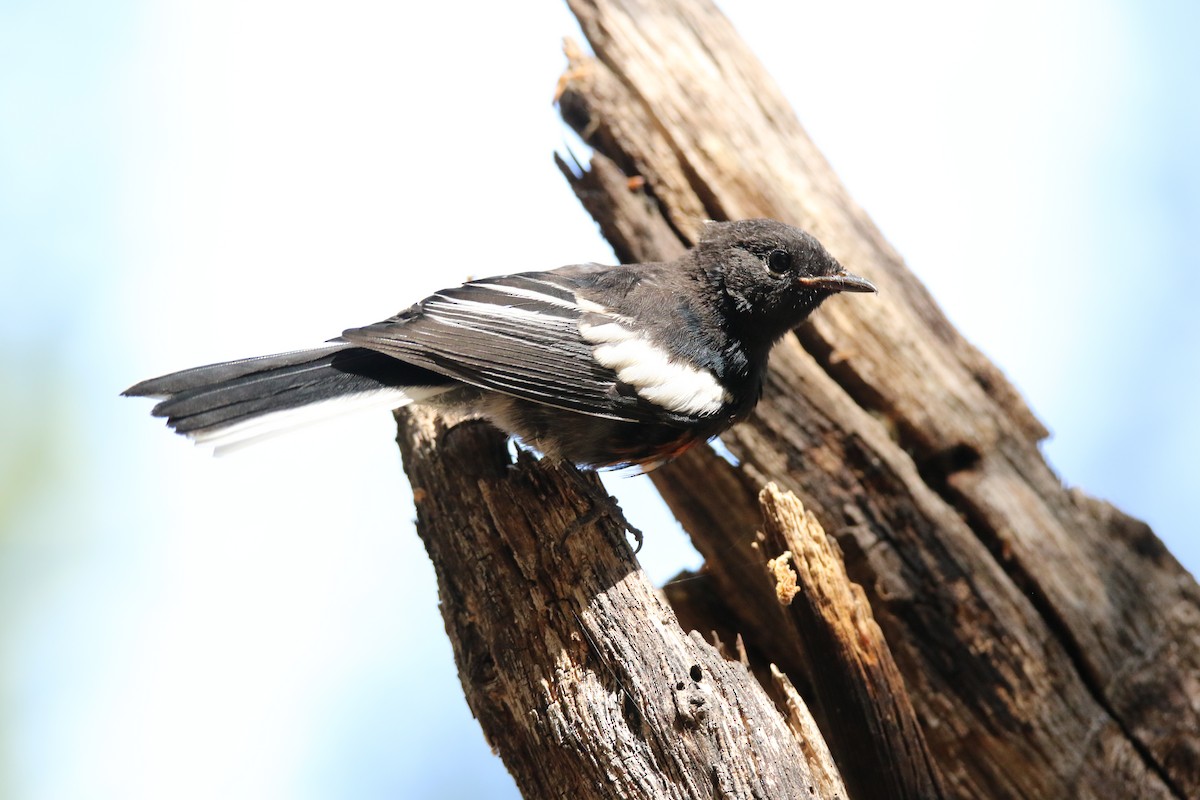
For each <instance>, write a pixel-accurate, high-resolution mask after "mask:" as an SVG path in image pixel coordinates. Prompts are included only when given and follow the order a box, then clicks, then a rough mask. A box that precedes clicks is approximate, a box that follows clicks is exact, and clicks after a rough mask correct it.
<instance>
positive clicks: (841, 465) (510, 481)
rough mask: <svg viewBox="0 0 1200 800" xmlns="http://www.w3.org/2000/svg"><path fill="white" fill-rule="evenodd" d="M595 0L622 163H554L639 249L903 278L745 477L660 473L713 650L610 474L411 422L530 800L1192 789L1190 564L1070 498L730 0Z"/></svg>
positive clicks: (594, 104) (784, 365)
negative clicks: (777, 237) (659, 574)
mask: <svg viewBox="0 0 1200 800" xmlns="http://www.w3.org/2000/svg"><path fill="white" fill-rule="evenodd" d="M570 5H571V8H572V10H573V11H574V12H575V14H576V16H577V17H578V18H579V20H580V23H581V25H582V28H583V30H584V32H585V35H586V36H587V38H588V41H589V43H590V45H591V47H592V50H593V51H594V53H595V56H594V57H592V56H588V55H585V54H584V53H583V52H582V51H581V50H580V49H579V48H578V47H571V46H569V47H568V57H569V62H570V63H569V68H568V71H567V73H566V74H565V75H564V76H563V80H562V82H561V83H560V87H559V89H560V107H561V110H562V114H563V117H564V119H565V120H567V122H568V123H569V124H571V125H573V126H574V127H575V128H576V129H577V130H579V131H580V134H581V136H583V138H584V139H585V140H586V141H588V142H589V143H590V144H591V145H592V146H593V147H594V148H595V150H596V152H595V155H594V157H593V158H592V160H591V162H590V165H589V166H588V168H587V169H584V168H582V167H580V166H579V165H578V164H568V163H566V162H565V161H563V160H561V159H560V161H559V164H560V167H561V168H562V169H563V172H564V174H565V175H566V176H567V178H568V180H569V181H570V182H571V183H572V185H573V186H574V187H575V189H576V193H577V195H578V196H579V198H580V200H581V202H582V203H583V204H584V206H585V207H586V208H587V210H588V211H589V212H590V213H591V214H592V215H593V216H594V217H595V218H596V219H597V221H598V222H599V224H600V226H601V229H602V230H603V232H604V233H605V235H606V236H607V237H608V238H609V240H610V241H611V242H612V244H613V247H614V249H615V251H616V253H617V255H618V257H619V258H621V259H622V260H625V261H641V260H659V259H667V258H672V257H674V256H676V255H678V254H679V252H681V251H682V250H683V249H684V248H685V247H686V246H688V245H689V244H690V243H691V242H693V241H694V240H695V237H696V234H697V232H698V231H699V229H700V226H701V225H702V221H703V220H704V219H705V218H713V219H734V218H745V217H758V216H765V217H773V218H776V219H780V220H783V221H786V222H791V223H794V224H798V225H801V226H802V227H805V228H807V229H809V230H810V231H812V232H813V233H814V234H815V235H816V236H817V237H818V238H819V239H821V241H822V242H823V243H825V245H826V246H827V247H828V248H829V249H830V251H831V252H832V253H833V254H834V255H835V256H836V257H837V258H838V259H839V260H840V261H841V262H842V263H843V264H845V265H846V266H847V267H848V268H849V269H850V270H851V271H853V272H856V273H859V274H862V275H865V276H866V277H868V278H870V279H872V280H873V281H874V282H875V283H876V284H877V285H878V286H879V287H880V294H879V296H878V298H869V297H855V298H852V300H845V299H839V298H835V299H833V300H831V301H829V302H828V303H826V304H825V306H823V307H822V309H821V310H820V311H819V312H818V313H817V314H816V315H815V317H814V319H813V320H812V321H811V322H810V323H808V324H806V325H805V326H804V327H802V328H801V329H800V330H798V331H797V333H796V335H795V336H791V337H788V338H787V339H786V340H785V341H784V342H782V343H781V344H780V345H779V346H778V347H777V348H776V350H775V352H774V353H773V355H772V361H771V370H770V373H769V378H768V382H767V385H766V387H765V391H764V397H763V400H762V401H761V402H760V404H759V406H758V408H757V410H756V412H755V413H754V414H753V415H752V416H751V418H749V419H748V420H746V421H745V422H744V423H742V424H740V425H739V426H737V427H735V428H734V429H732V430H731V431H730V432H729V433H728V434H727V435H725V436H723V437H722V441H723V443H724V445H725V446H726V447H727V449H728V451H729V452H730V453H731V454H732V456H733V459H732V460H730V459H726V458H724V457H722V456H719V455H717V454H716V453H715V452H714V451H712V450H710V449H707V448H705V449H699V450H696V451H693V452H691V453H689V454H687V455H685V456H684V457H683V458H681V459H679V460H677V461H676V462H673V463H672V464H670V465H667V466H666V467H664V468H662V469H660V470H658V471H657V472H655V473H653V475H652V477H653V478H654V480H655V484H656V485H657V486H658V488H659V490H660V492H661V493H662V494H663V496H664V498H665V499H666V500H667V502H668V503H669V504H670V505H671V507H672V509H673V510H674V511H675V513H676V515H677V516H678V517H679V519H680V520H681V521H682V522H683V524H684V526H685V527H686V528H687V530H688V531H689V533H690V534H691V536H692V538H693V541H694V542H695V543H696V545H697V547H698V549H699V550H700V551H701V552H702V553H703V554H704V556H705V558H706V568H705V571H704V573H703V574H702V575H700V576H698V579H696V580H691V581H688V582H686V583H680V584H676V585H674V586H672V587H670V589H669V591H668V596H669V597H671V598H672V601H673V602H675V603H677V604H678V607H679V610H680V615H681V616H683V617H684V618H685V619H686V620H687V621H688V625H689V627H691V628H693V629H694V630H693V633H692V634H690V635H688V634H684V633H683V630H682V629H681V628H680V626H679V625H678V623H677V621H676V616H675V614H674V613H672V611H671V609H670V608H669V607H668V606H667V605H666V604H665V602H664V601H663V600H662V599H661V598H660V596H659V595H658V594H657V593H656V592H655V591H654V590H653V589H652V587H650V586H649V584H648V583H647V581H646V580H645V577H644V576H643V575H642V573H641V572H640V571H639V570H638V568H637V565H636V561H635V560H634V559H633V557H632V555H631V553H630V551H629V548H628V545H627V544H626V543H625V541H624V539H623V537H622V531H621V525H620V523H619V519H618V517H619V515H617V514H616V513H615V512H613V511H612V510H611V508H610V506H609V504H608V501H607V498H606V497H604V495H603V494H602V492H600V490H599V489H598V486H599V484H598V483H597V482H596V481H595V479H594V476H589V475H583V474H580V473H578V472H576V471H575V470H573V469H571V468H568V467H563V466H561V465H556V464H549V463H538V462H535V461H533V460H532V459H531V458H530V457H528V456H521V457H518V458H517V459H516V460H515V461H514V460H513V459H512V458H511V457H510V455H509V451H508V450H506V449H505V447H504V444H503V441H502V439H501V438H500V437H499V435H498V434H496V433H495V432H493V431H491V429H490V428H488V427H487V426H485V425H482V424H480V423H472V422H465V423H463V422H457V423H450V422H444V421H440V420H438V419H436V418H432V417H429V416H426V415H411V414H408V413H404V412H402V413H400V414H398V419H399V420H400V423H401V434H400V444H401V448H402V451H403V455H404V460H405V468H406V470H407V471H408V474H409V477H410V480H411V481H412V483H413V487H414V497H415V498H416V501H417V513H418V530H419V532H420V534H421V536H422V539H423V540H424V542H425V544H426V547H427V549H428V551H429V553H430V557H431V559H432V560H433V563H434V566H435V568H436V570H437V574H438V580H439V585H440V593H441V600H442V611H443V615H444V617H445V620H446V626H447V632H448V634H449V635H450V638H451V641H452V643H453V645H454V651H455V657H456V660H457V663H458V665H459V672H460V677H461V679H462V683H463V689H464V692H465V693H466V696H467V700H468V703H469V704H470V706H471V708H472V710H473V712H474V713H475V715H476V717H477V718H478V719H479V721H480V724H481V726H482V727H483V729H484V731H485V733H486V734H487V736H488V738H489V740H490V741H491V743H492V745H493V747H494V748H495V749H496V750H497V751H498V753H499V754H500V756H501V757H502V758H503V759H504V761H505V763H506V765H507V766H508V767H509V769H510V770H511V771H512V772H513V774H514V776H515V777H516V779H517V783H518V786H520V788H521V790H522V792H524V793H525V795H526V796H527V797H539V798H540V797H566V796H572V797H579V798H589V797H617V798H624V797H718V796H719V797H767V798H794V797H813V796H816V797H835V796H836V797H850V798H854V800H863V799H864V798H873V797H937V796H950V797H964V798H1047V797H1056V798H1057V797H1071V798H1110V797H1150V798H1153V797H1175V798H1185V797H1196V796H1200V744H1198V742H1197V733H1196V732H1197V731H1198V730H1200V589H1198V588H1197V586H1196V584H1195V582H1194V581H1193V580H1192V578H1191V577H1190V576H1189V575H1188V574H1187V573H1186V572H1185V571H1184V570H1183V569H1182V568H1181V567H1180V566H1179V565H1178V563H1177V562H1175V560H1174V559H1173V558H1172V557H1171V556H1170V554H1169V553H1167V552H1166V551H1165V550H1164V549H1163V547H1162V546H1161V544H1160V543H1159V542H1158V540H1157V539H1156V538H1155V537H1154V535H1153V533H1152V532H1151V531H1150V530H1149V529H1148V528H1147V527H1146V526H1145V525H1144V524H1142V523H1140V522H1138V521H1137V520H1134V519H1131V518H1129V517H1127V516H1125V515H1124V514H1122V513H1121V512H1119V511H1118V510H1116V509H1114V508H1112V507H1111V506H1109V505H1107V504H1105V503H1103V502H1101V501H1097V500H1095V499H1092V498H1090V497H1088V496H1086V495H1084V494H1083V493H1082V492H1079V491H1076V490H1069V489H1067V488H1065V487H1064V486H1063V485H1062V483H1061V481H1060V480H1059V479H1058V478H1057V477H1056V476H1055V475H1054V474H1053V472H1052V471H1051V470H1050V469H1049V467H1048V466H1047V465H1046V464H1045V462H1044V460H1043V459H1042V457H1041V454H1040V452H1039V450H1038V443H1039V441H1040V440H1041V439H1042V438H1044V437H1045V435H1046V432H1045V429H1044V428H1043V427H1042V425H1041V423H1040V422H1039V421H1038V420H1037V419H1036V418H1035V417H1034V416H1033V414H1032V413H1031V412H1030V411H1029V409H1028V408H1027V407H1026V406H1025V404H1024V402H1023V401H1022V400H1021V398H1020V397H1019V395H1018V394H1017V392H1016V391H1015V390H1014V389H1013V388H1012V387H1011V385H1010V384H1009V383H1008V382H1007V381H1006V379H1005V378H1004V376H1003V375H1002V374H1001V373H1000V372H999V371H998V370H997V369H996V367H995V366H993V365H992V364H990V363H989V362H988V361H987V360H986V359H985V358H984V357H983V356H982V355H981V354H980V353H979V352H978V351H977V350H975V349H974V348H973V347H972V346H971V345H970V344H969V343H967V342H966V341H965V340H963V339H962V337H961V336H960V335H959V334H958V333H957V332H956V331H955V330H954V329H953V327H952V326H951V325H950V324H949V323H948V322H947V320H946V319H945V317H944V316H943V315H942V313H941V311H940V310H939V309H938V308H937V306H936V305H935V304H934V303H933V301H932V299H931V298H930V297H929V295H928V293H927V292H926V291H925V290H924V288H923V287H922V286H921V285H920V284H919V282H918V281H917V280H916V279H915V278H914V277H913V276H912V274H911V273H910V272H909V271H908V270H907V269H906V267H905V266H904V264H903V262H902V261H901V259H900V258H899V256H898V255H897V254H896V253H895V252H894V251H892V250H891V248H890V247H888V245H887V243H886V242H885V241H884V240H883V238H882V236H881V235H880V234H879V232H878V231H877V230H876V229H875V227H874V226H873V225H872V223H871V222H870V220H869V219H868V218H867V216H866V215H865V214H864V213H863V211H862V210H861V209H859V208H858V207H857V206H856V205H855V204H854V203H853V201H852V200H851V199H850V198H849V197H848V195H847V194H846V192H845V190H844V189H843V188H842V186H841V185H840V184H839V183H838V181H837V178H836V176H835V175H834V174H833V173H832V171H831V170H830V168H829V166H828V165H827V164H826V163H825V161H824V159H823V158H822V157H821V156H820V154H819V153H818V152H817V150H816V149H815V147H814V146H813V145H812V143H811V142H810V141H809V140H808V138H807V137H806V136H805V134H804V132H803V130H802V129H801V127H800V125H799V123H798V122H797V120H796V118H795V116H794V114H793V113H792V111H791V110H790V109H789V108H788V107H787V105H786V103H784V101H783V99H782V97H781V96H780V94H779V92H778V90H777V89H776V88H775V86H774V85H773V83H772V82H771V80H770V78H769V77H768V76H767V75H766V74H765V73H764V72H763V70H762V68H761V66H760V65H759V64H758V62H757V61H756V60H755V59H754V57H753V56H752V54H751V53H749V52H748V50H747V49H746V47H745V45H744V44H743V43H742V42H741V40H740V39H739V38H738V37H737V35H736V33H735V32H734V31H733V30H732V28H731V27H730V26H729V25H728V23H727V22H726V21H725V19H724V18H723V17H722V16H721V15H720V13H719V12H718V11H717V10H716V8H715V7H714V6H712V5H711V3H709V2H706V1H705V0H687V1H686V2H685V1H684V0H570ZM733 462H736V463H733ZM771 482H774V483H775V484H777V486H778V487H779V488H778V490H771V491H768V492H767V493H765V494H763V495H762V497H761V499H760V492H761V491H762V490H763V488H764V487H765V486H767V484H768V483H771ZM801 503H802V504H803V507H804V508H806V509H807V512H806V513H801V511H800V504H801ZM764 509H765V510H766V512H767V513H766V516H765V520H764ZM817 520H819V522H820V526H823V527H824V529H825V530H826V531H829V534H830V535H828V536H827V535H825V534H824V533H823V532H821V530H820V527H819V526H817V525H816V524H815V522H816V521H817ZM760 531H761V533H760ZM647 533H648V535H651V536H652V535H654V532H653V531H649V532H647ZM784 551H789V552H790V554H791V555H790V557H789V558H786V559H780V558H778V557H779V556H781V555H782V554H783V553H784ZM843 556H844V558H843ZM773 559H774V562H773V564H772V563H771V562H772V560H773ZM768 565H770V566H771V567H772V568H773V570H772V571H770V572H768ZM793 580H794V581H795V583H796V587H795V589H796V591H795V592H793V591H792V590H791V589H789V588H788V587H789V582H790V581H793ZM781 587H782V588H783V590H784V591H782V593H781V591H780V590H781ZM789 596H790V600H791V602H790V604H784V603H782V602H781V599H787V598H788V597H789ZM697 631H698V632H697ZM712 631H717V632H718V633H717V634H716V635H715V636H714V640H715V641H714V644H711V645H710V644H708V643H706V641H705V639H704V638H703V637H702V636H701V634H703V635H704V636H708V635H710V633H711V632H712ZM756 676H757V677H756ZM772 701H773V702H772ZM826 743H828V745H827V744H826ZM839 772H840V774H841V775H842V776H843V777H844V778H845V786H843V785H842V779H841V778H839V777H838V776H839Z"/></svg>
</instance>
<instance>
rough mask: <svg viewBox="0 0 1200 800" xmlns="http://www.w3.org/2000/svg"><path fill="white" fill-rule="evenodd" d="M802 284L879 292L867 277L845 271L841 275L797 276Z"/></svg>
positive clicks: (813, 286) (835, 289) (828, 290)
mask: <svg viewBox="0 0 1200 800" xmlns="http://www.w3.org/2000/svg"><path fill="white" fill-rule="evenodd" d="M796 282H797V283H799V284H800V285H801V286H811V287H812V288H814V289H824V290H825V291H827V292H878V291H879V290H878V289H876V288H875V284H873V283H871V282H870V281H869V280H867V279H866V278H860V277H858V276H857V275H851V274H850V273H849V272H843V273H841V274H840V275H814V276H812V277H809V278H797V279H796Z"/></svg>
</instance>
